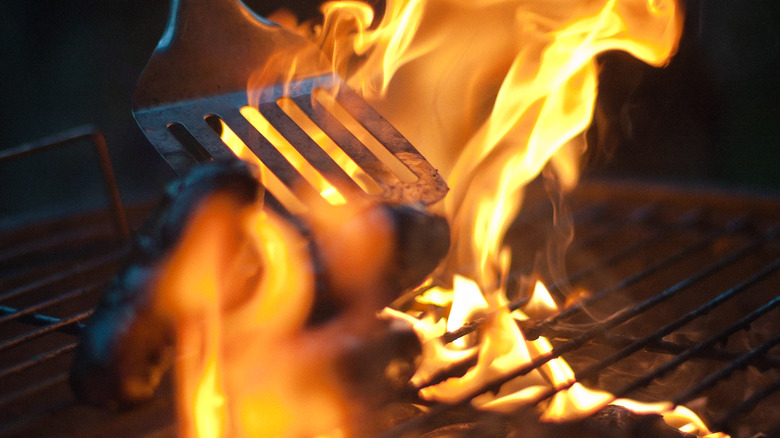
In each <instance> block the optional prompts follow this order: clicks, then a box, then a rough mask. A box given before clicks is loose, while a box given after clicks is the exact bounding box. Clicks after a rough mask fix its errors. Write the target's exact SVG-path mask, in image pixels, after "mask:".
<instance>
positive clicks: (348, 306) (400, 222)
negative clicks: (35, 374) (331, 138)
mask: <svg viewBox="0 0 780 438" xmlns="http://www.w3.org/2000/svg"><path fill="white" fill-rule="evenodd" d="M262 194H263V189H262V186H261V185H260V184H259V182H258V178H257V175H256V172H255V169H254V168H253V167H252V166H251V165H249V164H247V163H244V162H239V161H235V162H232V163H209V164H204V165H200V166H197V167H195V168H193V170H192V171H191V172H190V173H189V174H188V175H186V176H185V177H184V178H183V179H181V180H179V181H177V182H176V183H174V184H173V185H172V186H171V187H170V188H169V189H168V190H167V192H166V195H165V199H164V201H163V202H162V204H161V206H160V208H158V209H157V210H156V211H155V213H154V214H153V215H152V216H151V217H150V219H149V221H148V222H147V224H146V225H145V226H144V227H143V228H142V230H141V231H139V233H138V234H137V236H136V238H135V243H134V248H133V251H132V253H131V255H130V257H129V260H128V261H127V263H126V265H125V267H124V268H123V269H122V271H121V272H120V273H119V274H118V275H117V276H116V277H115V278H114V280H113V281H112V283H111V284H110V286H109V287H108V289H107V290H106V291H105V292H104V295H103V297H102V299H101V301H100V303H99V304H98V306H97V308H96V310H95V314H94V315H93V317H92V318H91V320H90V322H89V324H88V326H87V328H86V330H85V333H84V334H83V336H82V339H81V343H80V345H79V348H78V350H77V353H76V358H75V361H74V364H73V368H72V371H71V379H70V381H71V386H72V388H73V390H74V392H75V393H76V394H77V395H78V396H79V397H80V398H81V399H82V400H84V401H86V402H89V403H92V404H97V405H111V406H123V405H132V404H134V403H138V402H141V401H144V400H147V399H149V398H151V397H152V396H153V395H154V392H155V390H156V389H157V387H158V386H159V384H160V381H161V379H162V377H163V375H164V374H165V372H166V371H167V370H168V368H170V366H171V364H172V362H173V359H174V358H173V355H174V351H175V345H174V344H175V337H176V335H175V328H176V327H175V321H174V319H173V318H172V317H171V316H170V315H168V314H163V313H162V312H160V309H159V308H158V307H159V306H157V304H156V302H155V298H156V294H157V293H158V284H157V282H158V281H159V280H160V279H161V277H162V269H164V266H165V263H166V261H167V259H168V256H170V255H171V254H172V253H173V252H174V249H175V248H176V247H177V244H179V243H180V241H181V240H182V238H183V235H184V233H185V230H186V228H187V225H188V223H190V222H192V221H193V216H194V215H197V214H198V207H199V206H200V205H202V204H204V202H205V201H206V200H207V199H212V197H214V196H217V195H219V196H227V197H228V199H229V200H230V202H227V203H226V205H229V206H232V207H230V208H234V209H235V210H236V211H235V216H239V214H240V211H241V210H242V209H244V208H258V209H259V208H262V205H261V198H262ZM334 208H335V207H334ZM346 210H347V211H348V214H347V215H346V216H343V217H339V220H333V219H334V217H335V216H334V215H333V214H331V213H332V212H330V211H325V212H322V213H319V214H318V213H313V214H311V215H309V216H307V217H305V218H294V217H290V218H288V219H289V221H290V222H291V223H293V224H294V225H295V227H296V228H297V229H298V230H300V232H301V235H303V236H305V237H306V238H308V239H309V242H310V244H309V253H310V256H311V263H312V266H313V267H314V271H315V279H314V280H315V291H314V293H315V295H314V305H313V306H312V310H311V312H310V314H309V317H308V320H307V323H306V327H310V328H316V327H322V326H324V325H326V324H331V325H333V326H337V327H339V326H343V327H352V328H351V329H345V330H352V329H353V328H354V327H359V326H361V325H360V323H354V322H355V321H366V320H369V319H371V320H373V319H375V313H376V312H377V311H379V310H380V309H381V308H382V307H384V306H386V305H388V304H389V303H390V302H391V301H392V300H393V299H395V298H396V297H397V296H398V295H399V294H400V293H401V291H403V290H404V289H405V288H408V287H412V286H415V285H417V283H419V282H421V281H422V280H423V279H424V278H425V277H426V276H427V275H428V273H430V272H431V271H432V270H433V269H434V268H435V267H436V265H437V264H438V262H439V261H440V260H441V258H443V257H444V255H445V254H446V252H447V249H448V245H449V228H448V225H447V223H446V221H445V220H444V219H443V218H440V217H438V216H434V215H431V214H430V213H428V212H427V211H425V210H424V209H423V208H422V207H421V206H417V205H393V204H387V203H376V202H367V203H365V204H362V205H361V206H359V207H358V208H353V209H351V210H350V209H349V208H347V209H346ZM233 216H234V215H233V214H227V215H224V216H223V217H225V218H228V219H226V220H228V221H229V220H230V219H229V218H231V217H233ZM377 223H382V224H385V225H387V224H389V226H387V227H373V224H377ZM222 225H224V224H215V227H216V226H222ZM228 225H229V224H228ZM243 237H245V236H242V235H241V233H240V232H238V231H237V232H236V233H233V234H231V237H230V239H229V240H230V242H227V243H224V244H222V245H223V246H224V247H225V248H228V253H229V254H230V255H229V257H232V258H233V259H234V260H233V261H238V262H240V263H233V261H231V262H230V263H227V265H230V266H236V265H240V266H241V272H240V274H239V275H238V276H236V275H233V274H235V272H232V273H231V275H225V276H223V277H224V278H223V281H225V282H226V284H227V285H228V287H227V289H228V290H230V294H229V295H230V296H229V297H220V299H221V302H220V305H221V306H222V308H223V309H224V308H230V307H232V306H238V305H240V304H241V297H242V296H243V295H242V294H243V293H244V291H245V290H249V289H250V288H251V285H252V284H256V282H257V281H258V278H260V276H262V275H263V270H264V267H263V266H262V262H261V261H260V260H261V258H260V257H259V256H257V254H255V253H253V249H252V248H248V249H247V247H248V246H250V245H248V244H244V243H242V242H244V241H245V240H248V239H243ZM377 242H384V243H383V244H381V245H374V244H375V243H377ZM372 245H374V246H375V247H373V246H372ZM363 247H369V249H376V248H382V251H380V253H376V254H373V255H372V256H366V255H365V253H360V250H361V249H364V248H363ZM223 289H224V288H223ZM223 298H224V299H223ZM304 329H305V327H304ZM366 335H367V337H368V335H371V334H368V333H367V334H366ZM374 335H375V334H374Z"/></svg>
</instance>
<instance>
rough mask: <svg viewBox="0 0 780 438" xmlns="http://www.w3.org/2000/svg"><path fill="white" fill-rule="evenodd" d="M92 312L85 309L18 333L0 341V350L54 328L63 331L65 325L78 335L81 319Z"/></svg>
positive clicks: (81, 324)
mask: <svg viewBox="0 0 780 438" xmlns="http://www.w3.org/2000/svg"><path fill="white" fill-rule="evenodd" d="M92 313H94V310H87V311H86V312H81V313H77V314H76V315H73V316H70V317H68V318H63V319H60V320H58V321H57V322H55V323H53V324H49V325H46V326H44V327H41V328H39V329H37V330H33V331H30V332H27V333H25V334H23V335H19V336H16V337H14V338H11V339H9V340H7V341H5V342H2V343H0V351H3V350H6V349H8V348H11V347H13V346H15V345H18V344H21V343H23V342H27V341H29V340H32V339H35V338H38V337H40V336H43V335H45V334H47V333H51V332H53V331H55V330H59V331H64V330H65V329H66V327H67V328H69V329H70V330H71V331H70V332H69V334H73V335H78V334H79V333H81V330H83V329H84V324H83V323H82V322H81V321H82V320H83V319H85V318H88V317H89V316H90V315H92Z"/></svg>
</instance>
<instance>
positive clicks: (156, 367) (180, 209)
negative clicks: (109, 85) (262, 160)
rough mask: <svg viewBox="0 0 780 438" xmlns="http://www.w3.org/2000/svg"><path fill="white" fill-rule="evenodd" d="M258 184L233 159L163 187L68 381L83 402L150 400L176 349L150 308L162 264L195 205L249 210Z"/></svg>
mask: <svg viewBox="0 0 780 438" xmlns="http://www.w3.org/2000/svg"><path fill="white" fill-rule="evenodd" d="M258 181H259V180H258V178H257V172H256V169H255V168H254V167H253V166H252V165H250V164H247V163H244V162H240V161H236V162H231V163H208V164H204V165H201V166H197V167H195V168H193V169H192V170H191V172H190V173H188V174H187V175H186V176H185V177H183V178H182V179H180V180H178V181H176V182H175V183H173V184H171V185H170V186H169V187H168V189H167V191H166V193H165V197H164V199H163V200H162V201H161V203H160V206H159V207H158V208H157V209H156V210H155V212H154V213H153V214H152V215H151V216H150V218H149V220H148V221H147V222H146V224H144V226H143V227H142V229H141V230H140V231H139V232H138V233H137V235H136V238H135V241H134V247H133V250H132V251H131V254H130V255H129V257H128V261H127V262H126V264H125V267H124V268H123V269H122V270H121V271H120V273H119V274H118V275H117V276H116V277H115V278H114V279H113V280H112V282H111V284H110V285H109V286H108V288H107V289H106V291H105V292H104V293H103V296H102V298H101V301H100V302H99V303H98V305H97V308H96V309H95V313H94V315H93V316H92V318H91V319H90V321H89V323H88V325H87V328H86V330H85V332H84V334H83V335H82V338H81V342H80V344H79V347H78V349H77V351H76V356H75V359H74V363H73V367H72V369H71V375H70V384H71V387H72V389H73V391H74V392H75V393H76V395H77V396H78V397H79V398H80V399H81V400H83V401H86V402H88V403H92V404H97V405H102V406H105V405H112V406H123V405H130V404H134V403H138V402H141V401H144V400H147V399H149V398H151V397H152V396H153V394H154V392H155V390H156V389H157V386H158V385H159V382H160V379H161V378H162V376H163V374H164V373H165V372H166V370H167V369H168V368H169V367H170V365H171V363H172V359H173V349H174V339H173V338H174V336H173V327H171V325H170V322H169V321H168V320H167V319H166V318H164V317H162V316H161V315H158V314H156V313H155V312H154V311H153V309H152V306H151V300H152V298H153V296H152V294H153V288H154V284H155V281H156V279H157V276H158V274H159V269H160V264H161V263H160V262H161V260H162V259H163V258H164V257H165V256H166V255H167V254H168V253H169V252H170V251H171V249H172V248H173V247H174V246H175V244H176V243H177V242H178V240H179V237H180V236H181V234H182V232H183V230H184V229H185V228H186V225H187V223H188V221H189V219H190V217H191V216H192V212H193V211H194V210H195V209H196V208H197V207H198V206H199V205H200V203H201V201H203V200H204V199H206V198H207V197H209V196H210V195H212V194H214V193H217V192H223V193H227V194H229V195H230V196H234V197H235V198H236V199H237V200H238V201H239V202H240V203H241V204H247V205H249V204H251V203H254V202H257V201H258V199H260V196H261V195H262V187H261V186H260V184H259V183H258Z"/></svg>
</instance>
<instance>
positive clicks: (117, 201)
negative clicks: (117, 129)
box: [91, 129, 131, 241]
mask: <svg viewBox="0 0 780 438" xmlns="http://www.w3.org/2000/svg"><path fill="white" fill-rule="evenodd" d="M91 138H92V143H94V145H95V152H96V153H97V156H98V160H99V162H100V169H101V170H102V172H103V181H104V182H105V183H106V194H107V195H108V200H109V203H110V204H111V213H112V216H113V219H114V227H115V228H116V232H117V234H118V235H119V237H120V238H121V239H122V240H124V241H128V240H130V237H131V233H130V225H128V223H127V213H126V212H125V207H124V206H123V205H122V197H121V196H120V194H119V186H118V185H117V183H116V177H115V176H114V168H113V167H111V157H109V155H108V147H107V146H106V139H105V137H103V134H102V133H101V132H100V131H98V130H97V129H95V130H94V131H93V132H92V134H91Z"/></svg>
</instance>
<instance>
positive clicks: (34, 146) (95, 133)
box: [0, 125, 130, 240]
mask: <svg viewBox="0 0 780 438" xmlns="http://www.w3.org/2000/svg"><path fill="white" fill-rule="evenodd" d="M85 139H88V140H91V142H92V144H93V145H94V146H95V151H96V153H97V156H98V162H99V163H100V168H101V171H102V173H103V182H104V184H105V188H106V194H107V195H108V199H109V203H110V204H111V211H112V216H113V220H114V226H115V228H116V231H117V234H118V235H119V237H121V238H122V239H123V240H127V239H129V238H130V227H129V225H128V222H127V215H126V214H125V209H124V206H123V205H122V200H121V197H120V195H119V187H118V186H117V182H116V178H115V176H114V170H113V168H112V167H111V159H110V157H109V156H108V148H107V147H106V140H105V138H104V137H103V134H102V133H101V132H100V130H98V129H97V128H96V127H95V126H92V125H84V126H79V127H76V128H72V129H69V130H67V131H63V132H60V133H58V134H55V135H53V136H50V137H46V138H43V139H40V140H37V141H34V142H30V143H26V144H23V145H21V146H18V147H15V148H11V149H7V150H5V151H0V162H4V161H9V160H12V159H16V158H22V157H25V156H28V155H33V154H37V153H41V152H45V151H47V150H50V149H56V148H59V147H62V146H65V145H68V144H71V143H75V142H78V141H81V140H85Z"/></svg>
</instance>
